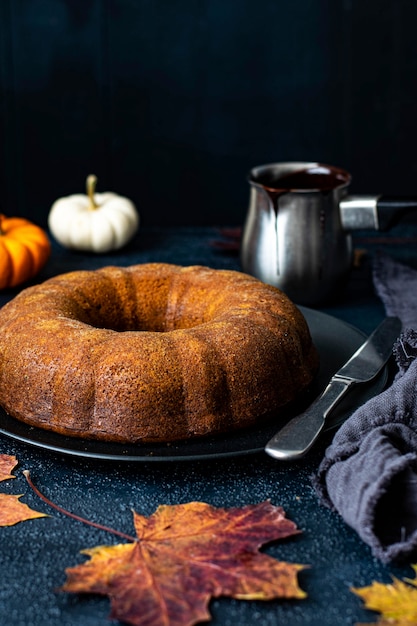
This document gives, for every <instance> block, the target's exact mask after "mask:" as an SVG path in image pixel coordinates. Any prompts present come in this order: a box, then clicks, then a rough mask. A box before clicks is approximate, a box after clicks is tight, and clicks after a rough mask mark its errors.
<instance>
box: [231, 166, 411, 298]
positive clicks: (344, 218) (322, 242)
mask: <svg viewBox="0 0 417 626" xmlns="http://www.w3.org/2000/svg"><path fill="white" fill-rule="evenodd" d="M350 182H351V176H350V174H349V173H348V172H347V171H345V170H343V169H340V168H337V167H334V166H332V165H324V164H322V163H313V162H312V163H310V162H288V163H272V164H267V165H261V166H258V167H255V168H253V169H252V170H251V171H250V174H249V184H250V201H249V209H248V213H247V217H246V221H245V225H244V228H243V238H242V247H241V261H242V268H243V270H244V271H245V272H247V273H249V274H252V275H253V276H256V277H258V278H260V279H261V280H263V281H264V282H266V283H269V284H271V285H274V286H276V287H279V288H280V289H281V290H282V291H284V292H285V293H286V294H287V295H288V296H289V297H290V298H291V299H292V300H293V301H294V302H296V303H298V304H303V305H308V306H314V305H318V304H321V303H323V302H326V301H327V300H329V299H330V298H332V297H334V296H335V295H336V294H337V293H338V292H339V291H340V289H341V288H342V287H343V285H344V283H345V282H346V278H347V276H348V274H349V272H350V269H351V265H352V240H351V235H350V232H351V231H352V230H359V229H360V230H362V229H373V230H375V229H376V230H387V229H388V228H390V227H391V226H392V224H393V223H395V221H396V220H398V219H399V218H400V217H401V216H402V215H403V214H404V213H405V212H408V211H410V210H414V209H416V208H417V198H388V197H384V196H382V195H363V196H350V195H348V187H349V184H350Z"/></svg>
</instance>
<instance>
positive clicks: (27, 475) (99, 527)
mask: <svg viewBox="0 0 417 626" xmlns="http://www.w3.org/2000/svg"><path fill="white" fill-rule="evenodd" d="M23 474H24V476H25V478H26V480H27V482H28V484H29V486H30V488H31V489H32V490H33V491H34V492H35V493H36V495H37V496H38V497H39V498H40V499H41V500H43V501H44V502H45V503H46V504H48V505H49V506H51V507H52V508H53V509H55V510H56V511H59V513H62V514H63V515H66V516H67V517H71V518H72V519H75V520H77V522H82V523H83V524H88V526H93V527H94V528H98V529H99V530H105V531H107V532H109V533H112V534H113V535H118V536H119V537H123V539H127V540H128V541H133V542H136V541H137V538H135V537H131V536H130V535H127V534H125V533H122V532H121V531H120V530H115V529H114V528H109V527H108V526H103V525H102V524H97V523H95V522H91V521H90V520H88V519H85V518H83V517H80V516H79V515H76V514H75V513H71V512H70V511H67V510H66V509H64V508H62V507H61V506H59V505H58V504H55V503H54V502H51V500H49V499H48V498H47V497H46V496H45V495H44V494H43V493H42V492H41V491H39V489H38V488H37V487H36V485H35V484H34V483H33V481H32V478H31V476H30V472H29V470H23Z"/></svg>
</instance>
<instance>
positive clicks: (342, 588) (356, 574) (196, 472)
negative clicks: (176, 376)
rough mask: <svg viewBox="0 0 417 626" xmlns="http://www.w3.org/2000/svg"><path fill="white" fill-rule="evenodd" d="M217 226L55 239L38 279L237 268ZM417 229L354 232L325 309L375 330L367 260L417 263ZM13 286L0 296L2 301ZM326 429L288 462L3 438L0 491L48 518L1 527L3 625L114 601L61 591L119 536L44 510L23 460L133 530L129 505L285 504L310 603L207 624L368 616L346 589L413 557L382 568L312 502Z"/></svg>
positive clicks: (220, 614) (68, 498)
mask: <svg viewBox="0 0 417 626" xmlns="http://www.w3.org/2000/svg"><path fill="white" fill-rule="evenodd" d="M221 238H222V233H221V232H220V231H219V230H218V229H217V228H210V229H207V228H182V229H177V230H163V229H155V230H146V229H142V230H141V231H140V232H139V233H138V235H137V237H136V238H135V240H134V241H133V242H132V243H131V244H130V245H129V246H128V247H127V248H125V249H124V250H122V251H120V252H115V253H112V254H108V255H103V256H95V255H86V254H81V253H76V252H69V251H66V250H64V249H63V248H61V247H59V246H57V245H55V244H54V246H53V252H52V256H51V258H50V261H49V262H48V264H47V266H46V267H45V268H44V270H43V272H42V273H41V275H39V276H38V277H37V279H36V280H37V281H41V280H43V279H45V278H47V277H49V276H52V275H55V274H58V273H62V272H66V271H69V270H74V269H90V268H97V267H101V266H104V265H131V264H134V263H141V262H150V261H164V262H171V263H178V264H183V265H191V264H203V265H209V266H211V267H215V268H229V269H240V265H239V257H238V255H237V254H236V253H234V252H233V251H228V250H224V249H223V248H221V247H218V246H215V245H213V242H216V241H218V240H219V239H221ZM416 244H417V226H416V224H413V223H408V224H405V225H404V224H403V225H402V226H397V227H396V228H394V229H393V230H392V231H391V232H390V233H389V234H388V235H386V234H384V235H382V234H380V233H369V232H366V233H358V234H357V235H356V236H355V239H354V245H355V247H356V248H360V249H363V250H364V251H365V255H364V257H363V259H362V263H361V265H360V267H359V268H358V269H354V270H353V271H352V273H351V276H350V279H349V282H348V284H347V286H346V290H345V292H344V294H343V296H342V297H341V299H340V300H339V301H338V302H335V303H333V304H332V305H329V306H327V307H326V308H323V309H322V310H323V311H324V312H326V313H329V314H331V315H333V316H335V317H337V318H340V319H342V320H344V321H346V322H349V323H350V324H352V325H354V326H356V327H357V328H359V329H360V330H362V331H364V332H365V333H370V332H371V331H372V329H373V328H374V327H375V326H376V325H377V324H378V322H379V321H380V320H381V319H382V318H383V317H384V309H383V307H382V305H381V303H380V301H379V300H378V298H377V297H376V295H375V294H374V291H373V287H372V278H371V261H372V257H373V255H374V254H377V253H378V251H380V250H382V251H383V252H385V253H387V254H390V255H391V256H393V257H394V258H396V259H398V260H400V261H403V262H406V263H409V264H410V265H413V266H416V265H417V245H416ZM17 291H18V290H10V291H5V292H2V294H0V305H3V304H4V303H5V302H6V301H7V300H9V299H10V298H11V297H13V296H14V295H15V293H17ZM330 436H331V435H330V434H328V435H327V437H325V438H324V440H323V441H322V442H321V443H320V444H319V445H318V446H317V447H316V449H315V450H314V451H313V452H312V453H311V454H310V455H309V456H308V457H306V458H305V459H303V460H301V461H299V462H297V463H293V464H282V463H280V462H278V461H274V460H273V459H271V458H269V457H268V456H267V455H266V454H264V453H263V452H262V453H256V454H249V455H244V456H239V457H231V458H222V459H210V460H201V459H200V460H193V461H176V462H173V461H167V462H163V463H158V462H123V461H103V460H94V459H84V458H80V457H75V456H71V455H65V454H61V453H55V452H52V451H48V450H43V449H40V448H37V447H34V446H32V445H30V444H24V443H21V442H18V441H15V440H14V439H11V438H9V437H7V436H0V453H3V454H15V455H16V456H17V458H18V460H19V467H18V468H17V469H16V470H15V474H16V478H15V479H14V480H8V481H5V482H2V483H1V485H0V491H1V492H3V493H11V494H24V497H23V501H24V502H26V503H27V504H28V505H29V506H31V507H32V508H34V509H36V510H40V511H43V512H45V513H48V514H50V515H51V517H47V518H43V519H38V520H32V521H27V522H24V523H20V524H17V525H15V526H12V527H6V528H0V564H1V576H0V623H1V624H13V625H14V626H23V625H25V626H26V625H29V626H75V625H79V626H96V625H99V624H100V625H101V624H106V623H116V622H109V621H108V614H109V602H108V600H107V598H101V597H98V596H94V597H93V596H88V597H84V596H82V597H79V596H75V595H69V594H64V593H60V592H57V588H59V587H60V585H62V584H63V582H64V580H65V571H64V570H65V568H66V567H70V566H73V565H76V564H77V563H82V562H84V561H85V559H86V557H85V556H83V555H81V554H80V551H81V550H83V549H86V548H91V547H94V546H97V545H102V544H115V543H118V542H120V539H118V538H117V537H116V536H114V535H111V534H108V533H106V532H104V531H101V530H97V529H94V528H92V527H90V526H86V525H84V524H82V523H79V522H77V521H74V520H72V519H69V518H67V517H65V516H63V515H62V514H60V513H58V512H56V511H54V510H52V509H50V508H48V506H47V505H45V504H44V503H43V502H41V501H40V500H39V499H38V498H37V496H36V495H35V494H34V493H33V492H32V491H31V490H30V489H29V488H28V486H27V484H26V480H25V478H24V476H23V475H22V471H21V470H22V469H29V470H30V472H31V475H32V478H33V480H34V482H36V484H37V485H38V487H39V488H40V489H41V490H42V491H43V492H44V493H45V494H46V495H47V496H48V497H49V498H50V499H52V500H53V501H55V502H56V503H58V504H59V505H61V506H63V507H65V508H67V509H69V510H71V511H73V512H74V513H77V514H79V515H81V516H83V517H86V518H88V519H90V520H92V521H94V522H99V523H102V524H106V525H107V526H110V527H113V528H117V529H119V530H121V531H124V532H126V533H128V534H132V533H133V527H132V515H131V510H132V509H134V510H136V511H137V512H139V513H141V514H143V515H150V514H152V513H153V512H154V511H155V509H156V508H157V506H158V505H160V504H176V503H185V502H190V501H194V500H198V501H204V502H208V503H210V504H212V505H214V506H218V507H229V506H243V505H245V504H250V503H257V502H261V501H264V500H266V499H270V500H271V501H272V503H273V504H275V505H280V506H282V507H283V508H284V509H285V511H286V513H287V515H288V517H289V518H291V519H292V520H293V521H294V522H295V523H296V524H297V525H298V527H299V528H300V529H301V530H302V534H300V535H299V536H297V537H295V538H291V539H289V540H286V541H284V542H277V543H273V544H271V545H269V546H267V547H266V548H265V550H266V551H267V552H268V553H269V554H271V555H272V556H274V557H275V558H277V559H279V560H285V561H290V562H297V563H304V564H307V565H309V568H308V569H306V570H304V571H302V572H301V573H300V576H299V581H300V586H301V587H302V589H304V590H305V591H306V593H307V595H308V597H307V598H306V599H305V600H298V601H272V602H245V601H238V600H233V599H228V598H220V599H216V600H213V601H212V602H211V604H210V611H211V614H212V623H213V624H218V625H221V626H228V625H229V624H230V625H232V624H233V625H234V624H236V623H239V624H240V625H241V626H246V625H248V626H249V625H250V626H252V624H253V623H255V622H256V623H259V624H262V625H263V626H267V625H271V626H272V625H276V624H284V625H286V626H287V625H291V626H297V625H309V626H314V625H317V626H326V625H328V626H336V625H338V626H340V625H344V624H346V625H348V624H349V625H354V624H355V623H356V622H369V621H372V620H373V619H374V618H375V614H373V613H371V612H370V611H367V610H365V609H364V608H363V606H362V603H361V600H360V599H359V598H358V597H357V596H355V595H354V594H353V593H352V592H351V591H350V588H351V587H360V586H365V585H368V584H370V583H371V582H372V581H373V580H379V581H381V582H388V581H389V580H390V578H391V576H392V575H395V576H400V577H402V576H410V575H411V570H410V568H409V567H408V566H401V567H399V566H393V565H383V564H382V563H380V562H379V561H377V560H375V559H374V558H373V557H372V555H371V553H370V550H369V548H368V546H367V545H365V544H364V543H363V542H362V541H361V540H360V539H359V537H358V536H357V534H356V533H355V532H354V531H353V530H352V529H351V528H349V527H348V526H347V525H346V524H345V523H344V521H343V520H342V519H341V518H340V517H339V516H338V514H337V513H334V512H332V511H330V510H328V509H327V508H324V507H322V506H321V505H320V504H319V503H318V500H317V497H316V495H315V492H314V491H313V489H312V486H311V483H310V477H311V475H312V473H314V471H315V469H316V468H317V466H318V464H319V463H320V460H321V458H322V456H323V453H324V449H325V446H326V445H328V443H329V437H330Z"/></svg>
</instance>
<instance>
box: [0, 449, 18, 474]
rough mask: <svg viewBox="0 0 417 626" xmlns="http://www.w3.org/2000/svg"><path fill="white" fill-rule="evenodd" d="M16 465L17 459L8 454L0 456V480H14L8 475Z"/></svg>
mask: <svg viewBox="0 0 417 626" xmlns="http://www.w3.org/2000/svg"><path fill="white" fill-rule="evenodd" d="M16 465H17V459H16V457H15V456H10V455H8V454H0V480H7V479H8V478H14V476H12V475H11V474H10V472H11V471H12V469H13V468H15V467H16Z"/></svg>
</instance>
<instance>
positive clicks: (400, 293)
mask: <svg viewBox="0 0 417 626" xmlns="http://www.w3.org/2000/svg"><path fill="white" fill-rule="evenodd" d="M373 279H374V285H375V289H376V292H377V293H378V295H379V296H380V298H381V300H382V301H383V303H384V306H385V310H386V313H387V315H396V316H398V317H399V318H400V319H401V321H402V322H403V331H402V333H401V335H400V337H399V339H398V341H397V342H396V343H395V345H394V348H393V354H394V357H395V360H396V362H397V365H398V373H397V375H396V377H395V379H394V381H393V383H392V385H391V386H390V387H389V388H388V389H386V390H385V391H384V392H383V393H381V394H380V395H378V396H376V397H375V398H372V399H371V400H369V401H368V402H367V403H366V404H364V405H363V406H362V407H360V408H359V409H357V410H356V411H355V412H354V413H353V415H352V416H351V417H350V418H349V419H348V420H347V421H346V422H345V423H344V424H343V426H342V427H341V428H340V429H339V431H338V432H337V433H336V435H335V437H334V439H333V441H332V444H331V445H330V446H329V447H328V449H327V450H326V453H325V456H324V459H323V460H322V462H321V464H320V466H319V469H318V473H317V475H316V476H314V477H313V484H314V486H315V488H316V491H317V493H318V496H319V499H320V501H321V502H322V503H323V504H325V505H327V506H328V507H330V508H332V509H333V510H335V511H337V512H338V513H339V514H340V515H341V516H342V517H343V519H344V520H345V522H346V523H347V524H349V525H350V526H351V527H352V528H354V529H355V530H356V531H357V533H358V534H359V536H360V537H361V538H362V539H363V540H364V541H365V542H366V543H367V544H368V545H369V546H370V547H371V550H372V552H373V554H374V556H376V557H377V558H379V559H381V560H382V561H384V562H388V561H394V560H396V561H405V560H407V559H409V558H411V557H412V556H414V558H416V557H417V271H416V270H413V269H411V268H409V267H406V266H405V265H402V264H400V263H398V262H395V261H393V260H392V259H390V258H389V257H386V256H380V257H378V258H377V259H376V260H375V262H374V272H373Z"/></svg>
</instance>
